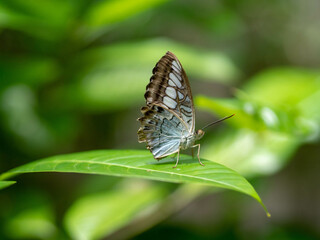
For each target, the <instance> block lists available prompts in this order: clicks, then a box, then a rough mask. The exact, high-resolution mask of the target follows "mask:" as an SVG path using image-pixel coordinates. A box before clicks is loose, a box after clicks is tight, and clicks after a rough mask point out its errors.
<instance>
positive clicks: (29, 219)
mask: <svg viewBox="0 0 320 240" xmlns="http://www.w3.org/2000/svg"><path fill="white" fill-rule="evenodd" d="M4 228H5V232H6V233H7V235H8V236H10V237H11V238H12V239H54V238H53V236H55V235H56V234H57V228H56V226H55V225H54V220H53V213H52V209H51V208H50V207H48V206H38V207H36V208H32V209H25V210H23V211H21V212H20V213H19V214H17V215H16V216H14V217H13V218H12V219H9V220H7V222H6V223H5V227H4Z"/></svg>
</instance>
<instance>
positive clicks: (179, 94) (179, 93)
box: [178, 91, 184, 100]
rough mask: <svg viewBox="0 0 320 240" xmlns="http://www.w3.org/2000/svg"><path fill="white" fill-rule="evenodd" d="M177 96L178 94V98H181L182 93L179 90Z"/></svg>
mask: <svg viewBox="0 0 320 240" xmlns="http://www.w3.org/2000/svg"><path fill="white" fill-rule="evenodd" d="M178 96H179V100H182V99H183V97H184V96H183V94H182V93H181V92H180V91H178Z"/></svg>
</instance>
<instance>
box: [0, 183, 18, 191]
mask: <svg viewBox="0 0 320 240" xmlns="http://www.w3.org/2000/svg"><path fill="white" fill-rule="evenodd" d="M15 183H16V182H15V181H0V190H1V189H4V188H6V187H9V186H11V185H12V184H15Z"/></svg>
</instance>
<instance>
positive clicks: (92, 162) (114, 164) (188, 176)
mask: <svg viewBox="0 0 320 240" xmlns="http://www.w3.org/2000/svg"><path fill="white" fill-rule="evenodd" d="M130 157H132V158H134V157H142V156H141V155H139V156H130ZM144 157H145V156H144ZM121 158H128V157H119V158H112V159H108V160H107V161H112V160H118V159H121ZM79 161H80V163H91V164H98V165H99V164H100V165H105V166H118V167H123V168H127V169H136V170H144V171H146V170H148V171H149V172H156V173H166V174H171V175H177V176H181V177H186V178H189V179H190V178H191V179H192V178H195V179H199V180H205V181H208V182H214V183H218V184H221V185H224V186H229V187H231V188H233V189H238V190H239V191H240V192H243V190H242V189H241V188H238V187H236V186H235V185H230V184H227V183H224V182H221V181H217V180H212V179H210V178H205V177H198V176H190V175H186V174H181V173H176V172H168V171H159V170H154V169H149V168H141V167H134V166H130V167H129V166H127V165H123V164H117V163H105V162H96V161H90V160H50V161H49V160H46V162H49V163H56V166H57V165H58V164H59V163H65V162H75V163H79ZM39 163H40V162H39ZM42 163H43V162H42ZM56 166H55V167H53V168H52V170H53V171H55V168H56ZM31 169H32V171H36V170H35V168H34V167H32V168H31ZM88 170H89V169H88ZM56 171H58V170H56ZM9 172H11V173H24V172H27V171H21V170H20V171H19V170H14V169H13V171H9ZM39 172H45V171H39ZM59 172H61V171H59ZM98 173H101V172H98Z"/></svg>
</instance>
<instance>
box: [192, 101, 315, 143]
mask: <svg viewBox="0 0 320 240" xmlns="http://www.w3.org/2000/svg"><path fill="white" fill-rule="evenodd" d="M195 104H196V105H197V106H198V107H199V108H200V109H204V110H207V111H209V112H211V113H218V114H219V115H222V116H224V115H231V114H235V117H234V118H233V119H230V120H228V123H229V124H231V125H233V126H236V127H238V128H250V129H252V130H254V131H256V132H259V131H260V132H261V131H265V130H272V131H274V132H278V133H281V132H282V133H285V134H289V135H292V136H293V137H295V138H300V139H301V141H302V140H303V139H308V140H311V139H314V138H315V137H316V135H317V134H315V133H316V132H319V130H318V129H319V127H317V124H316V123H315V122H314V121H312V119H310V120H309V121H307V120H306V119H305V118H303V117H302V116H300V115H299V114H298V111H294V109H293V108H292V109H291V111H288V110H287V109H283V110H282V111H281V110H279V109H273V108H271V107H268V106H263V105H261V104H259V103H257V102H252V101H246V100H239V99H235V98H234V99H215V98H208V97H205V96H197V97H196V98H195Z"/></svg>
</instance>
